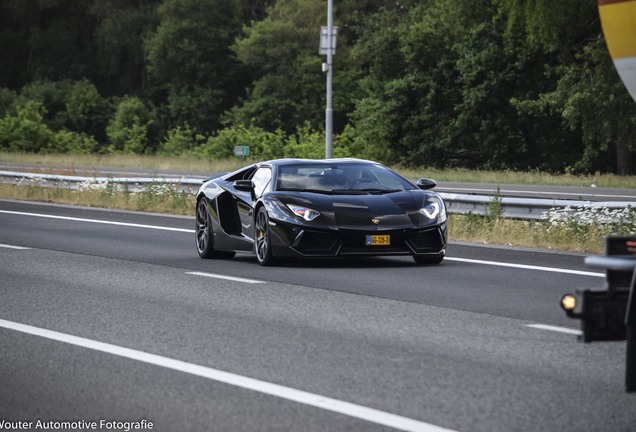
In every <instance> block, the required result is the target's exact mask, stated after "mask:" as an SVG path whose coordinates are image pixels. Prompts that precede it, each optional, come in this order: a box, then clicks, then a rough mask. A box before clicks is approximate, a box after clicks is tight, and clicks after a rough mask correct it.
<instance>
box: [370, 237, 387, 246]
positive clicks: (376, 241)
mask: <svg viewBox="0 0 636 432" xmlns="http://www.w3.org/2000/svg"><path fill="white" fill-rule="evenodd" d="M390 244H391V236H390V235H368V236H367V239H366V245H367V246H388V245H390Z"/></svg>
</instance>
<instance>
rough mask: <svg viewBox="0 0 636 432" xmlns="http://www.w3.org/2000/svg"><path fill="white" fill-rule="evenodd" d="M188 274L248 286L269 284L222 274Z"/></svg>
mask: <svg viewBox="0 0 636 432" xmlns="http://www.w3.org/2000/svg"><path fill="white" fill-rule="evenodd" d="M186 274H189V275H193V276H203V277H208V278H214V279H225V280H229V281H234V282H244V283H248V284H261V283H267V282H265V281H260V280H256V279H244V278H240V277H234V276H226V275H220V274H215V273H203V272H186Z"/></svg>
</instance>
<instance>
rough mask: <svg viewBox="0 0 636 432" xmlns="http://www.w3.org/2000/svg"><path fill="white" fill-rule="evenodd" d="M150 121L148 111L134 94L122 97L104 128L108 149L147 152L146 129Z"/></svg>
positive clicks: (138, 152) (125, 151)
mask: <svg viewBox="0 0 636 432" xmlns="http://www.w3.org/2000/svg"><path fill="white" fill-rule="evenodd" d="M152 123H153V121H152V119H151V115H150V111H149V110H148V108H146V106H145V105H144V103H143V102H142V101H141V99H139V98H137V97H134V96H127V97H125V98H123V99H122V100H121V101H120V102H119V104H118V105H117V110H116V111H115V115H114V117H113V118H112V119H111V121H110V122H109V123H108V127H107V128H106V134H107V135H108V139H109V140H110V145H109V147H108V151H109V152H121V153H137V154H141V153H147V152H149V151H150V150H151V149H150V148H149V143H148V129H149V127H150V126H151V125H152Z"/></svg>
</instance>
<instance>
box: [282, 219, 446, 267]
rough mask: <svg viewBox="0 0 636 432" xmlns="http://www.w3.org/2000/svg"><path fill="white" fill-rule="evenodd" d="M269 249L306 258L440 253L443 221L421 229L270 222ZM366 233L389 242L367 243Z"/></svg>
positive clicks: (287, 255)
mask: <svg viewBox="0 0 636 432" xmlns="http://www.w3.org/2000/svg"><path fill="white" fill-rule="evenodd" d="M270 228H271V232H272V234H273V235H272V250H273V252H274V255H275V256H277V257H285V258H309V257H336V256H356V255H357V256H373V255H377V256H381V255H415V256H428V257H436V256H443V255H444V253H445V249H446V243H447V231H448V226H447V224H446V223H442V224H439V225H432V226H427V227H424V228H414V227H412V228H396V229H385V230H378V229H377V227H370V228H368V229H338V230H329V229H319V228H308V227H303V226H300V225H295V224H290V223H288V222H282V221H272V223H271V224H270ZM367 235H389V236H390V238H391V241H390V244H389V245H383V246H367V245H366V244H365V243H366V241H365V240H366V237H367Z"/></svg>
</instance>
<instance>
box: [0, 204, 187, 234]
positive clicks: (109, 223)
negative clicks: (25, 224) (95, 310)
mask: <svg viewBox="0 0 636 432" xmlns="http://www.w3.org/2000/svg"><path fill="white" fill-rule="evenodd" d="M0 213H6V214H14V215H21V216H34V217H41V218H49V219H62V220H69V221H76V222H90V223H99V224H105V225H117V226H127V227H133V228H148V229H156V230H163V231H176V232H185V233H190V234H194V230H191V229H184V228H172V227H162V226H157V225H143V224H135V223H128V222H114V221H105V220H99V219H84V218H76V217H69V216H54V215H46V214H40V213H26V212H17V211H9V210H0Z"/></svg>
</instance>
